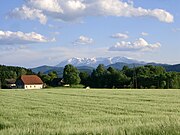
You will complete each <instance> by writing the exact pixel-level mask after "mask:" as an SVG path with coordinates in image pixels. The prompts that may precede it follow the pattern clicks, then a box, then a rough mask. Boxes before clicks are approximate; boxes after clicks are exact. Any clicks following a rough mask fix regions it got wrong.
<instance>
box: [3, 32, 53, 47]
mask: <svg viewBox="0 0 180 135" xmlns="http://www.w3.org/2000/svg"><path fill="white" fill-rule="evenodd" d="M52 41H55V39H52V40H49V39H47V38H46V37H44V36H43V35H41V34H38V33H35V32H31V33H23V32H21V31H18V32H12V31H1V30H0V45H12V44H30V43H40V42H52Z"/></svg>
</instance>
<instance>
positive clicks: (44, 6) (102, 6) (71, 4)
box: [12, 0, 174, 23]
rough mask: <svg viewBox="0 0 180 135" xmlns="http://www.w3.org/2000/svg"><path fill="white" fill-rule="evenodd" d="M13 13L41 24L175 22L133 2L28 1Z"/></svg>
mask: <svg viewBox="0 0 180 135" xmlns="http://www.w3.org/2000/svg"><path fill="white" fill-rule="evenodd" d="M12 13H13V15H14V16H16V17H19V18H22V19H31V20H32V19H36V18H38V19H39V21H40V22H41V23H46V20H47V19H46V17H50V18H54V19H56V20H63V21H74V20H78V19H81V18H83V17H86V16H117V17H121V16H124V17H138V16H151V17H155V18H157V19H158V20H160V21H162V22H166V23H171V22H173V21H174V17H173V15H172V14H170V13H169V12H167V11H165V10H163V9H153V10H150V9H144V8H142V7H134V5H133V2H124V1H122V0H27V2H26V6H22V7H21V8H16V9H15V10H13V11H12Z"/></svg>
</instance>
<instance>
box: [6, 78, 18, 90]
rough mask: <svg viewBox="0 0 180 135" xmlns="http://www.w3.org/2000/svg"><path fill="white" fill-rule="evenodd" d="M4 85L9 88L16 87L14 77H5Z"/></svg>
mask: <svg viewBox="0 0 180 135" xmlns="http://www.w3.org/2000/svg"><path fill="white" fill-rule="evenodd" d="M5 84H6V87H7V88H9V89H15V88H16V79H5Z"/></svg>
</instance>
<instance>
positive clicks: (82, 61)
mask: <svg viewBox="0 0 180 135" xmlns="http://www.w3.org/2000/svg"><path fill="white" fill-rule="evenodd" d="M115 63H127V64H134V63H138V64H146V63H145V62H143V61H137V60H134V59H130V58H126V57H107V58H103V57H98V58H71V59H67V60H64V61H62V62H60V63H59V64H58V65H56V67H64V66H66V65H67V64H72V65H73V66H75V67H79V66H88V67H94V68H96V67H97V66H98V65H99V64H104V65H105V66H107V65H110V64H115Z"/></svg>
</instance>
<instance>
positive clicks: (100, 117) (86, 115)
mask: <svg viewBox="0 0 180 135" xmlns="http://www.w3.org/2000/svg"><path fill="white" fill-rule="evenodd" d="M76 134H78V135H91V134H94V135H101V134H102V135H180V90H118V89H117V90H116V89H114V90H106V89H102V90H100V89H99V90H98V89H91V90H84V89H61V88H59V89H44V90H0V135H76Z"/></svg>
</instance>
